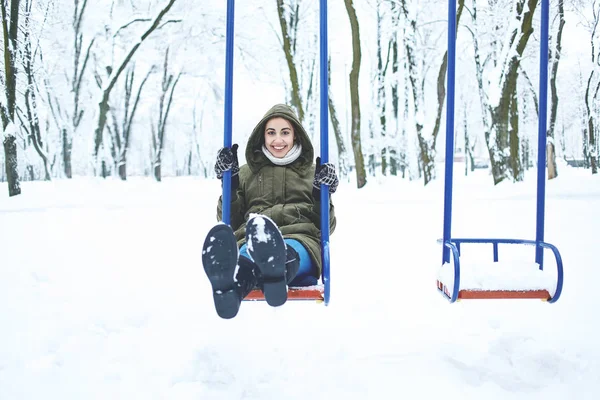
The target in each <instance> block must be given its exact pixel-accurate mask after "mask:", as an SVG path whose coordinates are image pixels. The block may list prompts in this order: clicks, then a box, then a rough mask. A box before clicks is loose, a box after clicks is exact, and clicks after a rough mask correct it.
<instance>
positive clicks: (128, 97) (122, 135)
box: [108, 64, 154, 180]
mask: <svg viewBox="0 0 600 400" xmlns="http://www.w3.org/2000/svg"><path fill="white" fill-rule="evenodd" d="M153 71H154V68H150V70H149V71H148V73H147V74H146V76H145V77H144V79H143V80H142V82H141V83H140V86H139V87H138V90H137V94H136V96H135V99H133V104H132V94H133V82H134V77H135V64H134V65H133V66H131V67H130V68H128V70H127V72H126V74H125V93H124V95H123V101H124V104H123V106H122V107H119V110H117V109H115V108H111V110H110V113H111V116H112V126H110V125H109V126H108V132H109V135H110V137H111V139H112V141H111V143H112V148H111V152H112V153H113V154H114V161H115V167H116V169H117V171H118V173H119V177H120V178H121V179H122V180H127V152H128V150H129V144H130V143H131V141H130V137H131V126H132V124H133V119H134V117H135V113H136V111H137V108H138V104H139V102H140V97H141V95H142V89H143V88H144V85H145V84H146V81H147V80H148V78H149V77H150V74H152V72H153ZM121 112H122V114H121Z"/></svg>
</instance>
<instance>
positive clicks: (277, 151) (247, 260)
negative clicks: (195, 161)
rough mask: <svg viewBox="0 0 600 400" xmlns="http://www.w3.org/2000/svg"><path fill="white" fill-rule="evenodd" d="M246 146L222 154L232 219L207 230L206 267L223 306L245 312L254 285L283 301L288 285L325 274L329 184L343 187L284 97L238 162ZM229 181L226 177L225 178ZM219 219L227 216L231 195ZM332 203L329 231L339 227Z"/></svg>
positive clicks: (270, 299) (276, 302)
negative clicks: (324, 188) (324, 201)
mask: <svg viewBox="0 0 600 400" xmlns="http://www.w3.org/2000/svg"><path fill="white" fill-rule="evenodd" d="M237 148H238V145H237V144H234V145H233V146H232V147H231V148H228V147H224V148H222V149H221V150H220V151H219V154H218V155H217V162H216V165H215V171H216V172H217V177H218V178H219V179H222V178H223V175H224V172H225V171H231V211H230V212H231V215H230V225H227V224H224V223H219V224H217V225H216V226H215V227H213V228H212V229H211V230H210V231H209V232H208V235H207V236H206V240H205V243H204V248H203V251H202V262H203V265H204V271H205V272H206V275H207V277H208V279H209V280H210V282H211V285H212V289H213V298H214V302H215V308H216V310H217V313H218V314H219V315H220V316H221V317H223V318H233V317H234V316H235V315H237V312H238V310H239V307H240V304H241V301H242V300H243V299H244V298H246V297H247V296H248V295H249V294H250V293H251V292H252V290H253V289H254V288H259V289H260V290H262V291H263V293H264V298H265V300H266V302H267V303H268V304H269V305H271V306H274V307H276V306H280V305H282V304H284V303H285V302H286V301H287V298H288V290H287V289H288V287H289V286H293V287H297V286H312V285H316V284H317V282H318V277H319V276H320V275H321V270H322V260H321V243H320V238H321V230H320V226H321V225H320V223H321V212H320V210H321V192H320V190H321V184H326V185H329V192H330V193H333V192H335V190H336V188H337V184H338V178H337V176H336V173H335V167H334V166H333V164H329V163H324V164H323V165H321V163H320V158H319V157H317V160H316V165H315V163H314V150H313V146H312V143H311V142H310V138H309V136H308V134H307V133H306V130H305V129H304V127H303V126H302V124H301V123H300V121H299V120H298V117H297V116H296V114H295V112H294V111H293V109H292V108H291V107H289V106H287V105H285V104H276V105H274V106H273V107H271V109H270V110H269V111H267V112H266V113H265V115H264V116H263V117H262V119H261V120H260V121H259V122H258V123H257V124H256V126H255V127H254V129H253V131H252V134H251V135H250V138H249V140H248V143H247V145H246V153H245V155H246V161H247V164H246V165H242V166H241V167H239V166H238V160H237ZM224 182H225V181H224ZM217 219H218V220H219V221H223V196H221V198H220V199H219V203H218V207H217ZM335 224H336V219H335V213H334V208H333V204H332V203H331V200H330V202H329V228H330V229H329V230H330V232H333V230H334V229H335Z"/></svg>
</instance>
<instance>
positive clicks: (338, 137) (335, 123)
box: [327, 58, 349, 176]
mask: <svg viewBox="0 0 600 400" xmlns="http://www.w3.org/2000/svg"><path fill="white" fill-rule="evenodd" d="M327 71H328V74H327V80H328V83H329V84H328V85H327V86H328V91H329V95H328V96H327V97H328V99H327V100H328V110H329V118H330V119H331V126H332V127H333V132H334V134H335V142H336V144H337V150H338V160H339V167H340V168H339V169H340V175H341V176H346V175H348V170H349V166H348V151H347V150H346V145H345V144H344V135H343V134H342V128H341V127H340V120H339V118H338V116H337V109H336V107H335V104H334V101H333V93H332V91H331V58H329V60H328V63H327Z"/></svg>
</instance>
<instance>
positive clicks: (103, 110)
mask: <svg viewBox="0 0 600 400" xmlns="http://www.w3.org/2000/svg"><path fill="white" fill-rule="evenodd" d="M174 3H175V0H169V2H168V3H167V5H166V6H165V7H164V8H163V9H162V10H161V11H160V12H159V13H158V15H157V16H156V18H155V19H154V21H153V22H152V25H150V27H149V28H148V29H147V30H146V32H145V33H144V34H143V35H142V36H141V38H140V39H139V41H138V42H137V43H135V44H134V45H133V46H132V48H131V49H130V50H129V52H128V53H127V55H126V56H125V58H124V59H123V61H122V62H121V64H120V65H119V66H118V67H117V68H116V69H111V71H110V73H109V76H108V82H107V84H106V85H105V86H103V88H102V98H101V100H100V103H99V104H98V108H99V110H98V125H97V127H96V131H95V134H94V137H95V139H94V161H95V162H94V163H95V165H96V166H97V164H98V152H99V151H100V147H101V146H102V139H103V135H104V128H105V126H106V121H107V117H108V111H109V99H110V93H111V91H112V89H113V88H114V86H115V84H116V83H117V80H118V79H119V76H120V75H121V73H123V71H124V70H125V67H126V66H127V64H128V63H129V61H131V59H132V58H133V56H134V55H135V53H136V51H137V50H138V49H139V47H140V45H141V44H142V43H143V42H144V40H146V39H147V38H148V36H150V34H152V32H154V31H155V30H156V29H157V28H158V27H159V26H160V23H161V21H162V19H163V17H164V16H165V15H166V14H167V13H168V12H169V10H170V9H171V7H172V6H173V4H174Z"/></svg>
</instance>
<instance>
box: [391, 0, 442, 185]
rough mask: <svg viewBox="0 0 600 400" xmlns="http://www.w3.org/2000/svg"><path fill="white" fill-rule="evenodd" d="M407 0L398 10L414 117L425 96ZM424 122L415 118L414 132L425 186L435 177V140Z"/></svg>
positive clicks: (422, 109) (413, 17) (413, 21)
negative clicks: (425, 127)
mask: <svg viewBox="0 0 600 400" xmlns="http://www.w3.org/2000/svg"><path fill="white" fill-rule="evenodd" d="M407 1H408V0H401V2H400V8H401V9H402V14H403V16H404V24H403V27H404V30H403V34H404V51H405V53H406V67H407V69H408V71H407V74H408V80H409V82H410V88H411V94H412V101H413V107H414V113H415V115H416V116H420V115H422V113H424V112H425V94H424V89H423V84H422V82H423V80H424V78H423V76H424V72H423V67H424V65H423V62H422V61H421V60H420V59H419V58H418V56H419V54H418V52H417V35H418V32H417V20H416V15H415V14H414V9H413V7H409V4H407ZM423 124H424V121H423V119H422V118H420V117H417V118H415V130H416V133H417V139H418V144H419V158H420V168H421V173H422V174H423V181H424V184H425V185H427V184H428V183H429V182H431V180H432V179H433V178H434V177H435V138H432V139H433V140H428V139H427V138H426V137H425V133H424V131H423V128H424V125H423Z"/></svg>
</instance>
